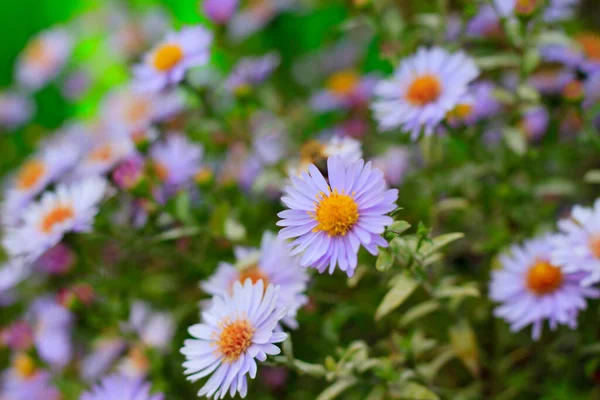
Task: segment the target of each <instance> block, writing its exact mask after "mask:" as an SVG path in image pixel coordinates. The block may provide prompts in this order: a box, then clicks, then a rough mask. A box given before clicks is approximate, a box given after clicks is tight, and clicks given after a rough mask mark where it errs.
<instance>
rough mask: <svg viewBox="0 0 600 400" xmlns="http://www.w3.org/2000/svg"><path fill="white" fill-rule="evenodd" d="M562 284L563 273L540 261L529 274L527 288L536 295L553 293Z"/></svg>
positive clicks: (546, 262)
mask: <svg viewBox="0 0 600 400" xmlns="http://www.w3.org/2000/svg"><path fill="white" fill-rule="evenodd" d="M562 283H563V274H562V271H561V270H560V268H558V267H555V266H554V265H552V264H550V263H549V262H548V261H543V260H538V261H537V262H536V263H535V264H534V265H533V266H532V267H531V268H530V269H529V271H528V272H527V287H528V288H529V290H531V291H532V292H533V293H535V294H536V295H544V294H548V293H552V292H554V291H555V290H556V289H558V288H559V287H560V286H561V285H562Z"/></svg>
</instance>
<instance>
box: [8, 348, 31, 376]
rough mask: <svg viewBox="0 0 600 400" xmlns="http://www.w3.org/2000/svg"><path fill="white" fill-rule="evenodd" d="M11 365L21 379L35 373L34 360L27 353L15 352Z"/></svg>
mask: <svg viewBox="0 0 600 400" xmlns="http://www.w3.org/2000/svg"><path fill="white" fill-rule="evenodd" d="M13 367H14V368H15V370H16V371H17V374H19V376H20V377H21V378H23V379H29V378H31V377H33V376H34V375H35V362H34V361H33V359H32V358H31V357H29V356H28V355H27V354H23V353H20V354H17V356H16V357H15V359H14V361H13Z"/></svg>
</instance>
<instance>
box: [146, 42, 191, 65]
mask: <svg viewBox="0 0 600 400" xmlns="http://www.w3.org/2000/svg"><path fill="white" fill-rule="evenodd" d="M182 58H183V49H182V48H181V46H179V45H178V44H173V43H169V44H164V45H162V46H161V47H159V48H158V50H156V52H155V53H154V59H153V60H152V62H153V64H154V67H155V68H156V69H157V70H159V71H168V70H170V69H171V68H173V67H174V66H175V65H177V63H179V61H181V59H182Z"/></svg>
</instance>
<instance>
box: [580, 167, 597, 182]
mask: <svg viewBox="0 0 600 400" xmlns="http://www.w3.org/2000/svg"><path fill="white" fill-rule="evenodd" d="M583 180H584V181H585V182H587V183H596V184H598V183H600V169H592V170H590V171H588V172H587V173H586V174H585V176H584V177H583Z"/></svg>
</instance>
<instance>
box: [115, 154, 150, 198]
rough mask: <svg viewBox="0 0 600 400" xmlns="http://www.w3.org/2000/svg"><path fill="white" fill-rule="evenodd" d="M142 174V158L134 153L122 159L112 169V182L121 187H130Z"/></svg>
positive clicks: (139, 179)
mask: <svg viewBox="0 0 600 400" xmlns="http://www.w3.org/2000/svg"><path fill="white" fill-rule="evenodd" d="M143 175H144V158H143V157H142V156H141V155H140V154H138V153H134V154H133V155H132V156H131V157H129V158H127V159H126V160H124V161H122V162H121V163H120V164H119V165H118V166H117V167H116V168H115V169H114V171H113V173H112V178H113V182H114V183H115V184H116V185H117V186H118V187H119V188H121V189H132V188H134V187H135V186H136V185H137V184H138V183H139V182H140V181H141V179H142V176H143Z"/></svg>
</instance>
